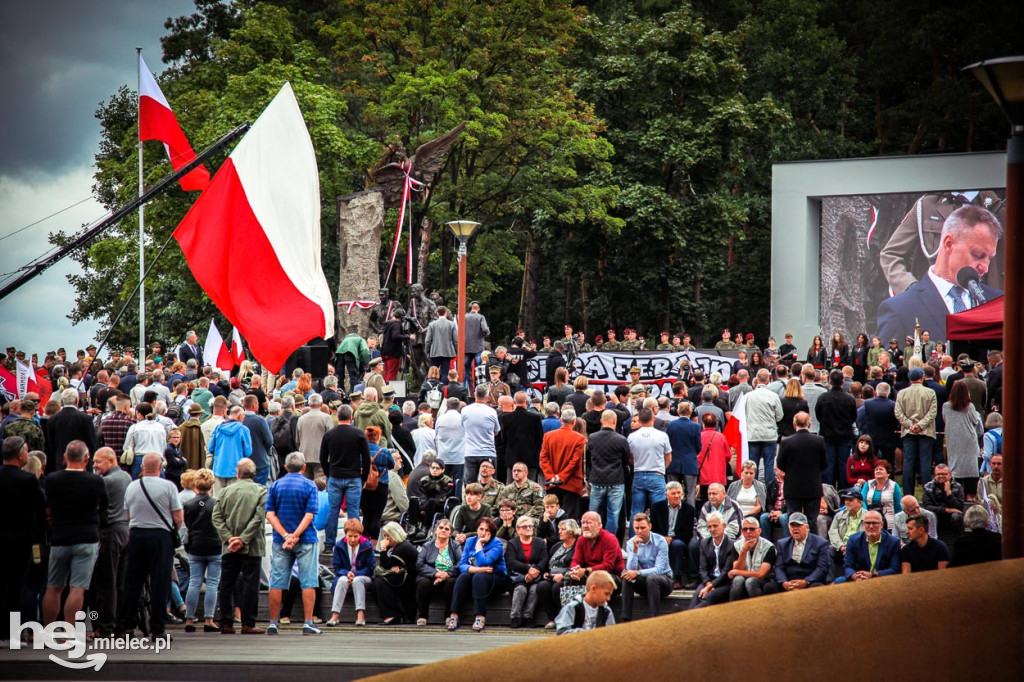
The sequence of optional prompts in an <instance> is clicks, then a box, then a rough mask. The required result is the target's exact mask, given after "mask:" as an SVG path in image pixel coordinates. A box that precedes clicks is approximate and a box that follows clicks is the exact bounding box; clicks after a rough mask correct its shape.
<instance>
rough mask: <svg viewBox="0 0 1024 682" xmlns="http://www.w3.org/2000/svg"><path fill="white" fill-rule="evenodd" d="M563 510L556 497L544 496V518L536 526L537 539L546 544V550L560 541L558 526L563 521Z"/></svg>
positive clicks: (564, 514) (564, 517)
mask: <svg viewBox="0 0 1024 682" xmlns="http://www.w3.org/2000/svg"><path fill="white" fill-rule="evenodd" d="M567 518H569V517H568V516H566V513H565V510H564V509H562V506H561V505H560V504H559V503H558V496H557V495H545V496H544V516H542V517H541V519H540V523H539V524H538V525H537V537H539V538H540V539H541V540H544V541H545V542H547V543H548V549H551V548H552V547H554V546H555V545H557V544H558V543H559V542H561V540H559V538H558V524H560V523H561V522H562V521H564V520H565V519H567Z"/></svg>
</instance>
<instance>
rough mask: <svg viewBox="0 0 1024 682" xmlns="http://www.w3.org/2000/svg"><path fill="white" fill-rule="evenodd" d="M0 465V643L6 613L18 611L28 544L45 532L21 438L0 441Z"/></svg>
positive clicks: (6, 635)
mask: <svg viewBox="0 0 1024 682" xmlns="http://www.w3.org/2000/svg"><path fill="white" fill-rule="evenodd" d="M2 453H3V465H2V466H0V543H2V544H3V548H4V551H3V552H0V610H2V613H3V616H4V617H3V618H0V640H3V641H6V640H9V639H10V638H11V635H10V626H11V621H10V617H9V616H8V614H11V613H15V612H17V611H18V610H19V608H20V606H19V600H20V597H21V589H22V587H23V586H24V585H25V573H26V572H27V571H28V566H29V562H30V561H31V557H32V544H33V542H34V541H36V539H37V538H40V537H42V536H43V533H44V532H45V530H46V502H45V501H44V500H43V491H42V488H40V487H39V480H38V479H37V478H36V477H35V476H33V475H32V474H30V473H29V472H27V471H23V470H22V468H21V467H23V466H25V465H26V464H27V463H28V458H29V454H28V443H26V442H25V439H24V438H22V437H21V436H8V437H7V438H5V439H4V442H3V450H2Z"/></svg>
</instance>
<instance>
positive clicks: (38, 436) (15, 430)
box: [4, 399, 46, 450]
mask: <svg viewBox="0 0 1024 682" xmlns="http://www.w3.org/2000/svg"><path fill="white" fill-rule="evenodd" d="M35 411H36V401H34V400H31V399H25V400H22V401H21V416H20V417H18V418H17V419H15V420H13V421H9V422H7V426H5V427H4V436H5V437H10V436H21V437H22V438H24V439H25V442H26V443H28V449H29V450H45V449H46V448H45V447H44V446H45V445H46V439H45V437H44V436H43V430H42V428H40V426H39V424H36V423H35V421H33V419H32V417H33V415H34V414H35Z"/></svg>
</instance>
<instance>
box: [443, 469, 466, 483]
mask: <svg viewBox="0 0 1024 682" xmlns="http://www.w3.org/2000/svg"><path fill="white" fill-rule="evenodd" d="M444 473H445V475H447V476H451V477H452V480H453V481H458V480H460V479H461V480H462V481H463V483H465V480H466V465H465V464H445V465H444Z"/></svg>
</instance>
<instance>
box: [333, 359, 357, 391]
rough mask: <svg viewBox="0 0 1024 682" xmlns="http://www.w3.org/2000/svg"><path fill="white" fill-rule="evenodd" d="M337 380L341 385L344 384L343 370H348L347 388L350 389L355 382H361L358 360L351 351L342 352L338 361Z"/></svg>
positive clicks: (354, 385) (353, 386)
mask: <svg viewBox="0 0 1024 682" xmlns="http://www.w3.org/2000/svg"><path fill="white" fill-rule="evenodd" d="M338 364H339V365H340V366H339V367H338V381H339V382H341V384H342V386H344V384H345V370H348V383H349V386H348V390H349V391H352V390H353V389H354V388H355V387H356V384H359V383H362V381H363V378H362V376H360V374H359V361H358V360H356V356H354V355H352V354H351V353H342V354H341V356H340V360H339V363H338Z"/></svg>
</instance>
